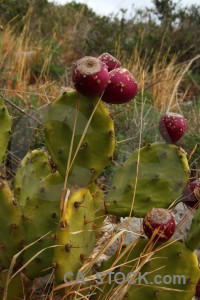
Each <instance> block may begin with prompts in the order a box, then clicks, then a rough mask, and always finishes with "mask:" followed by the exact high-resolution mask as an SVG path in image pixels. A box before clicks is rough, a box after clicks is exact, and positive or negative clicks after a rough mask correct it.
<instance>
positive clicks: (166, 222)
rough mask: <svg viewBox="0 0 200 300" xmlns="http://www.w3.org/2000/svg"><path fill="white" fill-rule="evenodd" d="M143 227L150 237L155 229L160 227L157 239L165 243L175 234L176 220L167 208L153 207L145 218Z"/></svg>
mask: <svg viewBox="0 0 200 300" xmlns="http://www.w3.org/2000/svg"><path fill="white" fill-rule="evenodd" d="M143 229H144V233H145V234H146V236H147V237H148V238H151V237H152V235H153V233H154V230H155V229H158V233H157V234H156V235H155V240H156V241H158V242H159V243H164V242H167V241H168V240H169V239H170V238H171V237H172V236H173V234H174V231H175V220H174V217H173V216H172V214H171V213H170V212H169V211H168V210H167V209H164V208H153V209H152V210H150V211H149V212H148V213H147V214H146V216H145V218H144V220H143Z"/></svg>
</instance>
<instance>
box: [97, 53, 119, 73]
mask: <svg viewBox="0 0 200 300" xmlns="http://www.w3.org/2000/svg"><path fill="white" fill-rule="evenodd" d="M99 59H100V60H101V61H102V62H104V64H106V66H107V68H108V72H110V71H112V70H113V69H117V68H120V67H121V63H120V62H119V60H117V59H116V58H115V57H114V56H112V55H111V54H109V53H103V54H101V55H100V56H99Z"/></svg>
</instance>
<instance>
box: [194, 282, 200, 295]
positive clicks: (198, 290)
mask: <svg viewBox="0 0 200 300" xmlns="http://www.w3.org/2000/svg"><path fill="white" fill-rule="evenodd" d="M195 297H196V298H197V299H200V279H199V281H198V283H197V285H196V294H195Z"/></svg>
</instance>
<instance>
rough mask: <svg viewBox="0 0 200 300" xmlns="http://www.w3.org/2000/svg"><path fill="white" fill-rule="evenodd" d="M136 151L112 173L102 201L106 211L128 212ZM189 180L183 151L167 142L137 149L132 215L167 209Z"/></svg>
mask: <svg viewBox="0 0 200 300" xmlns="http://www.w3.org/2000/svg"><path fill="white" fill-rule="evenodd" d="M138 151H139V150H137V151H134V152H133V153H132V154H131V156H130V157H129V159H128V160H127V161H126V162H125V164H124V165H123V167H122V168H120V170H119V171H118V172H117V174H116V175H115V177H114V179H113V182H112V185H111V188H110V192H109V193H108V196H107V198H106V200H105V205H106V210H107V212H108V213H109V214H112V215H116V216H121V217H126V216H129V214H130V209H131V206H132V201H133V196H134V189H135V182H136V176H137V162H138ZM188 180H189V165H188V161H187V157H186V154H185V153H184V152H183V151H182V150H181V149H180V148H178V147H176V146H174V145H169V144H166V143H155V144H149V145H147V146H145V147H143V148H141V149H140V160H139V171H138V177H137V188H136V194H135V199H134V206H133V212H132V215H133V216H135V217H144V216H145V214H146V213H147V212H148V211H149V210H150V209H152V208H154V207H155V208H156V207H160V208H168V207H169V206H170V205H171V204H172V203H173V202H174V200H176V199H178V198H179V197H180V196H181V195H182V192H183V190H184V188H185V187H186V185H187V183H188Z"/></svg>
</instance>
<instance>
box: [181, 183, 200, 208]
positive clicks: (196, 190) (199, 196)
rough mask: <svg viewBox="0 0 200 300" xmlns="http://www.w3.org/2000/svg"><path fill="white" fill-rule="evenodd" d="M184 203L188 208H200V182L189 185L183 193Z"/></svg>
mask: <svg viewBox="0 0 200 300" xmlns="http://www.w3.org/2000/svg"><path fill="white" fill-rule="evenodd" d="M182 201H183V203H184V204H186V205H187V206H189V207H191V208H193V207H194V206H196V208H198V205H197V204H198V203H199V204H200V180H199V179H197V180H195V181H193V182H191V183H188V185H187V187H186V188H185V190H184V192H183V200H182Z"/></svg>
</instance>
